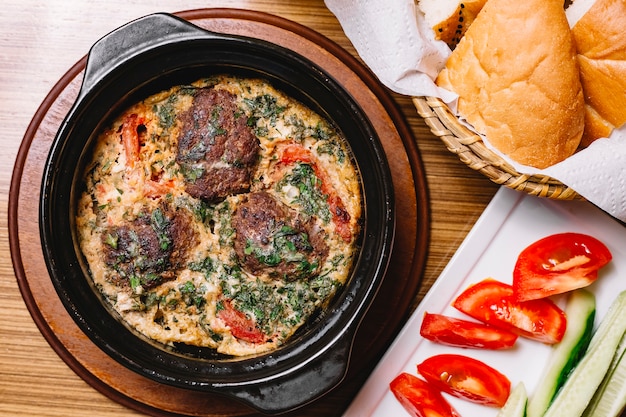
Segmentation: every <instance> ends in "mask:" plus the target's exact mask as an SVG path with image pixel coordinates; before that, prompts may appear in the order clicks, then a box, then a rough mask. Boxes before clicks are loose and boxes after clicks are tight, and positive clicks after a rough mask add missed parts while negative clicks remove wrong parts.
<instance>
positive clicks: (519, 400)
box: [496, 382, 528, 417]
mask: <svg viewBox="0 0 626 417" xmlns="http://www.w3.org/2000/svg"><path fill="white" fill-rule="evenodd" d="M527 402H528V394H527V393H526V386H525V385H524V383H523V382H520V383H518V384H517V385H516V386H515V388H513V390H511V393H510V394H509V398H508V399H507V400H506V403H505V404H504V406H503V407H502V408H501V409H500V411H499V412H498V415H497V416H496V417H525V416H526V404H527Z"/></svg>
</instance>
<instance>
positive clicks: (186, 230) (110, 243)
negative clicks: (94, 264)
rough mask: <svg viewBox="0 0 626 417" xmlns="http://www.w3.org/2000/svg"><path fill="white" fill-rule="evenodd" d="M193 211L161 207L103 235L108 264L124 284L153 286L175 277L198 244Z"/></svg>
mask: <svg viewBox="0 0 626 417" xmlns="http://www.w3.org/2000/svg"><path fill="white" fill-rule="evenodd" d="M190 220H191V219H190V214H188V213H187V212H185V211H174V210H171V209H169V208H167V207H160V208H157V209H155V210H154V211H153V212H151V213H148V212H145V213H143V214H142V215H140V216H139V217H138V218H137V219H135V220H134V221H132V222H129V223H127V224H124V225H121V226H115V227H111V228H110V229H109V230H107V231H106V232H104V233H103V234H102V247H103V253H104V257H105V262H106V264H107V265H108V266H109V267H111V268H113V269H114V270H115V271H116V275H115V278H114V279H115V280H116V281H117V282H119V283H122V284H127V285H130V286H131V287H133V288H134V287H136V286H139V285H141V286H142V287H143V288H152V287H155V286H156V285H159V284H160V283H161V282H163V281H166V280H169V279H174V278H175V277H176V271H177V270H178V269H180V268H181V267H183V266H184V264H185V262H186V259H187V256H188V252H189V248H190V247H193V246H194V245H195V244H196V243H197V239H198V238H197V235H196V232H195V231H194V229H193V228H192V227H191V221H190Z"/></svg>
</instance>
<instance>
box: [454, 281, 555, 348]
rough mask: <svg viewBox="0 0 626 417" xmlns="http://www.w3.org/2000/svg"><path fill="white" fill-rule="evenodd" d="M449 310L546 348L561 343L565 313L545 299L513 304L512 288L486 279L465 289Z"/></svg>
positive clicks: (514, 302) (513, 294) (514, 300)
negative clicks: (535, 341) (544, 345)
mask: <svg viewBox="0 0 626 417" xmlns="http://www.w3.org/2000/svg"><path fill="white" fill-rule="evenodd" d="M453 306H454V307H455V308H456V309H457V310H459V311H461V312H463V313H465V314H467V315H468V316H470V317H473V318H475V319H476V320H479V321H482V322H483V323H487V324H490V325H492V326H496V327H499V328H501V329H505V330H509V331H512V332H514V333H517V334H519V335H520V336H523V337H526V338H529V339H534V340H538V341H540V342H543V343H547V344H554V343H558V342H560V341H561V339H563V334H564V333H565V328H566V326H567V319H566V317H565V313H564V312H563V310H561V309H560V308H559V307H558V306H557V305H556V304H554V303H553V302H552V301H550V300H549V299H547V298H542V299H537V300H529V301H517V299H516V297H515V293H514V291H513V287H512V286H511V285H508V284H505V283H503V282H500V281H496V280H494V279H491V278H488V279H485V280H483V281H481V282H479V283H477V284H474V285H471V286H469V287H468V288H467V289H466V290H465V291H463V292H462V293H461V294H460V295H459V296H458V297H457V298H456V300H455V301H454V303H453Z"/></svg>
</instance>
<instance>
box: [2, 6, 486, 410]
mask: <svg viewBox="0 0 626 417" xmlns="http://www.w3.org/2000/svg"><path fill="white" fill-rule="evenodd" d="M209 7H232V8H241V9H250V10H256V11H262V12H267V13H271V14H275V15H277V16H280V17H283V18H286V19H290V20H293V21H295V22H298V23H301V24H303V25H305V26H308V27H309V28H311V29H314V30H316V31H318V32H319V33H321V34H323V35H325V36H326V37H328V38H330V39H331V40H333V41H335V42H336V43H338V44H339V45H340V46H342V47H343V48H344V49H346V50H347V51H348V52H350V53H352V54H353V55H356V54H355V51H354V48H352V46H351V44H350V41H349V40H348V39H347V38H346V37H345V35H344V34H343V32H342V30H341V27H340V25H339V23H338V21H337V20H336V18H335V17H334V16H333V15H332V14H331V13H330V12H329V11H328V10H327V9H326V7H325V6H324V3H323V1H322V0H281V1H276V0H204V1H195V0H168V1H161V2H159V1H156V0H124V1H121V0H108V1H106V2H101V1H95V0H47V1H42V0H5V1H4V2H3V8H2V13H0V106H1V107H0V170H1V173H0V415H1V416H5V415H6V416H73V415H90V416H92V417H97V416H136V415H141V413H139V412H137V411H134V410H131V409H129V408H126V407H125V406H122V405H120V404H118V403H116V402H115V401H113V400H111V399H109V398H108V397H106V396H104V395H102V394H100V393H99V392H98V391H96V390H95V389H93V388H92V387H91V386H90V385H89V384H87V383H86V382H84V381H83V380H82V379H81V378H80V377H78V376H77V375H76V374H74V372H73V371H72V370H71V369H70V368H69V367H68V366H67V365H66V364H65V362H63V361H62V360H61V359H60V358H59V357H58V356H57V354H56V353H55V352H54V351H53V350H52V349H51V347H50V346H49V345H48V342H47V341H46V340H45V339H44V337H43V336H42V335H41V333H40V332H39V330H38V328H37V327H36V325H35V323H34V322H33V320H32V318H31V316H30V313H29V311H28V309H27V308H26V305H25V303H24V301H23V299H22V297H21V295H20V291H19V288H18V284H17V281H16V276H15V273H14V270H13V265H12V262H11V253H10V250H9V232H8V229H9V225H8V217H7V212H8V205H9V189H10V184H11V177H12V171H13V166H14V162H15V158H16V156H17V153H18V149H19V147H20V143H21V141H22V138H23V137H24V133H25V131H26V129H27V127H28V125H29V123H30V121H31V118H32V117H33V115H34V114H35V112H36V111H37V108H38V107H39V105H40V104H41V102H42V101H43V100H44V98H45V97H46V95H47V94H48V93H49V92H50V90H51V89H52V87H53V86H54V84H55V83H56V82H57V81H58V80H59V79H60V78H61V77H62V76H63V75H64V74H65V73H66V72H67V71H68V69H70V68H71V67H72V66H73V65H74V64H75V63H76V62H78V61H79V60H80V59H81V58H82V57H83V56H84V55H85V54H86V53H87V51H88V49H89V47H90V46H91V45H92V44H93V43H94V42H95V41H97V40H98V39H99V38H100V37H102V36H103V35H105V34H107V33H108V32H110V31H111V30H113V29H115V28H117V27H118V26H120V25H122V24H124V23H126V22H128V21H129V20H132V19H134V18H137V17H140V16H143V15H146V14H150V13H153V12H158V11H165V12H177V11H183V10H191V9H199V8H209ZM392 95H393V98H394V99H395V100H396V102H397V103H398V105H399V106H400V108H401V110H402V112H403V114H404V116H405V118H406V120H407V121H408V123H409V125H410V127H411V129H412V131H413V134H414V136H415V139H416V140H417V144H418V148H419V151H420V153H421V156H422V160H423V163H424V167H425V172H426V177H427V183H428V189H429V195H430V214H431V218H430V244H429V247H428V258H427V263H426V266H425V270H424V275H423V281H422V285H421V287H420V289H419V291H418V293H417V294H416V295H415V299H414V301H413V304H412V309H413V308H415V307H416V305H417V304H418V303H419V301H420V300H421V299H422V297H423V296H424V294H425V293H426V292H427V291H428V289H429V288H430V286H431V285H432V283H433V282H434V281H435V280H436V279H437V277H438V275H439V274H440V272H441V271H442V269H443V268H444V267H445V265H446V264H447V262H448V260H449V259H450V257H451V256H452V255H453V254H454V252H455V251H456V249H457V248H458V246H459V244H460V243H461V242H462V241H463V239H464V237H465V236H466V234H467V233H468V232H469V230H470V229H471V228H472V226H473V224H474V222H475V221H476V219H477V218H478V217H479V216H480V214H481V213H482V211H483V210H484V208H485V206H486V205H487V204H488V203H489V201H490V200H491V198H492V197H493V195H494V193H495V192H496V191H497V189H498V187H497V186H496V185H495V184H493V183H491V182H490V181H489V180H488V179H486V178H485V177H483V176H481V175H480V174H478V173H475V172H474V171H472V170H470V169H469V168H467V167H466V166H465V165H463V164H462V163H460V162H459V161H458V159H457V158H456V156H454V155H452V154H450V153H449V152H448V151H447V150H446V149H445V148H444V146H443V144H442V143H441V142H440V140H439V139H438V138H436V137H435V136H434V135H432V134H431V133H430V131H429V130H428V128H427V127H426V125H425V124H424V122H423V121H422V119H421V118H420V117H419V116H418V115H417V114H416V112H415V109H414V107H413V105H412V103H411V100H410V98H408V97H404V96H400V95H398V94H392ZM35 180H36V181H39V179H35ZM33 210H36V207H33ZM407 313H409V312H407ZM356 388H358V387H356ZM356 388H355V389H356ZM349 400H350V399H349V398H339V399H337V398H333V399H326V398H322V399H321V400H318V401H317V402H316V403H314V404H312V405H310V406H307V407H305V408H303V409H301V410H299V411H298V412H297V413H295V414H294V415H301V416H322V415H323V416H334V415H341V413H342V411H343V409H344V408H345V406H346V404H347V403H348V402H349ZM334 402H336V403H334Z"/></svg>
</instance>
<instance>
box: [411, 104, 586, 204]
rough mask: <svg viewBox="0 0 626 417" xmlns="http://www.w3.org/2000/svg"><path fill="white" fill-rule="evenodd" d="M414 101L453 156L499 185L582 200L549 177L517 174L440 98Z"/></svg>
mask: <svg viewBox="0 0 626 417" xmlns="http://www.w3.org/2000/svg"><path fill="white" fill-rule="evenodd" d="M412 101H413V104H414V106H415V108H416V109H417V113H418V114H419V115H420V116H421V117H422V118H423V119H424V121H425V122H426V125H427V126H428V127H429V128H430V131H431V132H432V133H433V134H434V135H435V136H437V137H438V138H439V139H441V141H442V142H443V143H444V144H445V145H446V147H447V148H448V150H449V151H450V152H452V153H453V154H455V155H457V156H458V158H459V159H460V160H461V162H463V163H465V164H466V165H467V166H468V167H470V168H471V169H473V170H475V171H478V172H480V173H482V174H483V175H485V176H486V177H487V178H489V179H490V180H491V181H493V182H495V183H496V184H499V185H504V186H506V187H509V188H511V189H514V190H517V191H522V192H524V193H528V194H530V195H535V196H539V197H547V198H552V199H558V200H577V199H582V197H581V196H580V195H579V194H578V193H577V192H576V191H574V190H573V189H572V188H571V187H568V186H567V185H565V184H563V183H562V182H560V181H558V180H556V179H554V178H552V177H550V176H547V175H543V174H532V175H530V174H522V173H519V172H517V170H516V169H515V168H514V167H513V166H512V165H511V164H510V163H509V162H507V161H506V160H505V159H503V158H502V157H501V156H500V155H498V154H496V153H495V152H493V151H492V150H491V149H489V148H488V147H487V146H486V145H485V144H484V142H483V141H482V138H481V137H480V136H479V135H477V134H476V133H474V132H472V131H471V130H470V129H468V128H467V126H465V125H464V124H462V123H461V122H460V121H459V119H458V118H457V117H456V116H455V115H454V114H453V113H452V111H451V110H450V108H449V107H448V106H447V105H446V104H445V103H444V102H443V101H442V100H441V99H439V98H438V97H427V96H422V97H413V98H412Z"/></svg>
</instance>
